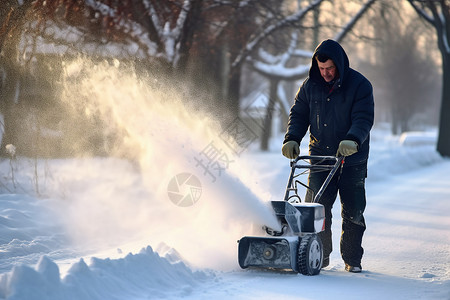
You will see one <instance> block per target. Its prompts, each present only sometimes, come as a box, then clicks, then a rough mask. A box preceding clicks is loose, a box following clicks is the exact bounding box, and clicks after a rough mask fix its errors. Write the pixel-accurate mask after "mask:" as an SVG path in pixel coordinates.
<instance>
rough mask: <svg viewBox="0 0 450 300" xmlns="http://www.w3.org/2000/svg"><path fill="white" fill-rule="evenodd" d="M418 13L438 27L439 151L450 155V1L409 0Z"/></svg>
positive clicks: (444, 154)
mask: <svg viewBox="0 0 450 300" xmlns="http://www.w3.org/2000/svg"><path fill="white" fill-rule="evenodd" d="M408 2H409V3H410V4H411V5H412V7H413V8H414V9H415V11H416V12H417V14H418V15H419V16H420V17H421V18H423V19H424V20H425V21H427V22H428V23H429V24H431V25H432V26H433V27H434V28H435V29H436V35H437V43H438V48H439V50H440V52H441V56H442V71H443V78H442V79H443V81H442V103H441V115H440V121H439V122H440V123H439V137H438V143H437V151H438V152H439V153H440V154H441V155H443V156H450V2H449V1H448V0H439V1H436V0H421V1H419V0H408Z"/></svg>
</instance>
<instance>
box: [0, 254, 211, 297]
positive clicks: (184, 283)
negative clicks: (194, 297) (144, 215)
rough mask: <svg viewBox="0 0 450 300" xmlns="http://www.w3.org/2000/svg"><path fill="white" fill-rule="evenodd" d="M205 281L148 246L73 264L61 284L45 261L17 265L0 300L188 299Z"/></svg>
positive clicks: (5, 281) (53, 266)
mask: <svg viewBox="0 0 450 300" xmlns="http://www.w3.org/2000/svg"><path fill="white" fill-rule="evenodd" d="M205 278H207V275H206V274H205V273H203V272H192V271H191V270H190V269H189V268H187V267H186V266H185V265H184V264H183V263H182V262H179V263H176V264H171V263H170V262H168V261H167V260H166V259H165V258H162V257H160V256H159V255H158V254H157V253H155V252H153V250H152V248H151V247H147V248H146V249H142V251H141V252H140V253H139V254H134V255H133V254H129V255H127V256H126V257H124V258H122V259H117V260H110V259H97V258H94V259H92V263H91V264H90V265H89V266H88V265H87V264H86V263H85V262H84V260H82V259H81V260H80V261H79V262H78V263H75V264H73V265H72V267H71V268H70V270H69V271H68V273H67V275H66V276H65V277H64V278H63V279H61V276H60V273H59V268H58V266H57V265H56V264H55V263H54V262H52V261H51V260H50V259H48V258H47V257H46V256H43V257H42V258H41V260H40V261H39V263H38V264H37V266H36V269H32V268H30V267H28V266H25V265H22V266H16V267H14V269H13V270H12V272H11V273H9V274H5V275H4V276H2V278H1V281H0V297H1V298H2V299H27V300H34V299H36V300H43V299H47V300H52V299H54V300H61V299H66V300H71V299H74V300H75V299H92V300H95V299H99V300H103V299H132V298H134V297H136V296H137V295H141V294H146V295H148V297H146V299H159V298H165V297H167V296H171V297H183V296H186V295H189V294H190V293H191V292H192V289H194V288H195V287H196V286H197V285H198V284H200V283H201V282H202V280H204V279H205Z"/></svg>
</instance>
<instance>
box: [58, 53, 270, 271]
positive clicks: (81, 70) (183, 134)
mask: <svg viewBox="0 0 450 300" xmlns="http://www.w3.org/2000/svg"><path fill="white" fill-rule="evenodd" d="M63 82H64V84H63V93H62V99H63V101H65V102H67V103H69V104H70V105H72V106H73V108H74V109H75V108H76V109H78V110H79V109H80V107H82V108H83V111H84V115H85V116H88V117H92V118H96V119H98V124H99V126H103V127H102V130H103V131H104V132H105V133H113V135H114V136H115V139H114V145H109V146H108V147H110V149H114V151H115V153H117V155H119V156H122V157H123V156H126V157H128V158H132V159H129V160H125V159H121V158H104V159H92V158H86V159H83V160H80V159H77V160H76V161H73V162H68V161H66V162H65V163H64V164H61V167H60V169H59V170H55V172H56V173H58V174H55V177H57V178H59V181H60V185H59V190H58V192H59V193H60V194H61V193H64V195H65V198H67V199H66V200H67V201H61V203H60V204H58V206H59V209H60V210H61V214H63V215H64V219H65V222H66V225H67V228H68V229H69V230H70V231H71V232H72V234H73V237H74V239H75V241H77V242H78V243H81V242H86V243H88V244H91V246H92V247H95V248H97V247H98V248H97V249H105V243H108V246H111V247H114V246H115V245H118V244H119V243H124V242H130V243H136V241H138V244H139V245H137V246H136V247H139V248H140V247H143V246H145V245H142V243H148V244H150V245H153V246H157V245H158V244H159V243H164V244H167V245H170V246H171V247H173V248H175V249H176V250H177V251H178V252H179V253H180V254H181V256H182V257H184V258H185V259H186V260H187V261H188V262H190V263H192V264H193V265H195V266H199V267H214V268H222V269H223V268H230V267H231V268H234V267H236V266H237V263H236V260H237V259H236V257H237V243H236V241H237V239H239V238H240V237H242V236H243V235H247V234H252V233H253V234H256V233H257V234H263V232H262V230H261V227H262V225H268V226H271V227H274V228H277V226H278V223H277V221H276V218H275V216H274V215H273V213H272V211H271V209H269V208H268V205H267V203H265V202H264V201H263V200H261V199H263V198H265V195H264V196H263V193H262V192H261V191H257V190H255V189H253V190H250V188H249V187H248V186H247V184H245V183H244V182H250V179H249V176H248V175H246V174H250V172H248V171H247V170H246V169H245V168H244V167H240V164H239V159H240V158H239V155H237V154H235V152H233V151H231V150H230V149H233V146H236V144H233V143H232V142H231V140H230V138H229V136H226V135H225V134H224V132H223V131H222V130H221V129H220V127H219V125H218V124H216V123H215V122H213V121H211V120H210V119H208V118H207V117H206V116H205V115H204V114H202V113H201V112H198V111H195V110H193V109H190V108H188V107H187V105H186V103H185V102H186V101H184V100H185V99H183V95H181V93H180V91H182V86H181V85H180V83H175V84H174V83H168V84H167V85H166V84H165V83H164V82H157V83H156V84H155V82H152V81H151V80H150V79H149V78H147V77H146V76H137V75H136V74H135V73H134V72H133V71H132V69H131V68H127V67H124V66H123V65H122V64H120V63H119V62H118V61H115V62H113V63H97V64H94V63H92V62H90V61H86V60H83V59H79V60H76V61H74V62H71V63H67V64H66V68H65V78H64V80H63ZM167 86H172V87H173V86H175V87H176V88H174V89H170V88H168V87H167ZM116 243H117V244H116ZM83 247H85V248H86V245H83ZM137 250H138V249H137Z"/></svg>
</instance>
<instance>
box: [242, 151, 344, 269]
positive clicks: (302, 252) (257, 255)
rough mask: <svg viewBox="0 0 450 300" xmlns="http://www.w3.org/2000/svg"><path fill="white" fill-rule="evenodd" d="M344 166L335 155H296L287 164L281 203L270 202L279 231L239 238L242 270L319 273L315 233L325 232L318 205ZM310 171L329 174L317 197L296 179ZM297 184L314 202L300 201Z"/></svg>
mask: <svg viewBox="0 0 450 300" xmlns="http://www.w3.org/2000/svg"><path fill="white" fill-rule="evenodd" d="M343 163H344V158H343V157H334V156H298V157H297V158H296V159H295V160H292V161H291V162H290V165H291V172H290V175H289V180H288V184H287V187H286V192H285V195H284V200H281V201H271V205H272V208H273V210H274V211H275V215H276V217H277V219H278V221H279V222H280V223H281V231H277V230H274V229H271V228H269V227H267V226H264V227H263V229H264V230H265V231H266V233H267V236H264V237H258V236H244V237H243V238H241V239H240V240H239V241H238V243H239V245H238V260H239V266H240V267H241V268H243V269H246V268H248V267H255V268H266V269H275V270H287V271H291V272H292V271H293V272H296V273H301V274H303V275H317V274H319V273H320V269H321V268H322V261H323V249H322V241H321V240H320V237H319V236H318V235H317V233H319V232H321V231H323V230H324V229H325V209H324V207H323V205H322V204H320V198H321V197H322V195H323V192H324V191H325V189H326V188H327V186H328V184H329V183H330V181H331V179H332V178H333V176H334V175H335V174H336V172H337V170H338V169H339V167H340V166H341V164H343ZM299 170H301V171H299ZM309 172H329V174H328V176H327V178H326V179H325V181H324V183H323V185H322V187H321V188H320V189H319V191H318V192H317V195H314V192H313V191H312V189H311V188H310V187H309V186H308V185H307V184H305V183H303V182H301V181H300V180H298V177H299V176H301V175H304V174H308V173H309ZM299 184H300V185H301V186H303V187H304V188H305V189H307V190H310V191H311V192H312V193H313V195H314V198H313V199H314V201H313V202H311V203H307V202H304V201H303V202H302V200H301V198H300V196H299V195H298V192H299V186H298V185H299ZM291 193H293V194H291Z"/></svg>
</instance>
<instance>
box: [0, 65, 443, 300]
mask: <svg viewBox="0 0 450 300" xmlns="http://www.w3.org/2000/svg"><path fill="white" fill-rule="evenodd" d="M83 64H84V62H78V63H75V64H73V65H70V64H69V65H68V69H67V78H66V81H67V84H66V88H65V90H64V93H63V94H62V100H63V101H67V103H70V104H73V105H74V106H77V105H84V106H85V107H86V111H95V112H96V113H97V114H98V115H97V117H100V118H103V119H104V121H105V124H110V125H111V130H117V129H121V130H122V131H123V132H126V133H127V135H126V137H124V139H123V141H122V142H121V143H119V144H118V145H114V146H115V147H117V148H120V150H121V151H120V153H119V154H118V155H117V157H111V158H86V157H85V158H73V159H55V160H39V161H36V160H33V159H29V158H23V157H19V158H17V159H16V160H13V161H10V160H8V159H4V160H3V161H1V162H0V172H1V174H2V177H1V178H0V192H1V194H0V272H1V275H0V299H16V300H34V299H36V300H45V299H51V300H75V299H77V300H80V299H83V300H85V299H93V300H94V299H95V300H97V299H98V300H100V299H102V300H103V299H108V300H110V299H121V300H123V299H127V300H133V299H179V298H183V299H213V298H214V299H273V298H276V299H450V247H449V245H450V217H449V213H450V201H449V200H450V187H449V184H448V183H449V182H450V172H449V171H450V160H448V159H444V158H441V157H440V156H439V155H438V154H437V153H436V151H435V143H436V134H435V133H434V134H433V133H411V134H409V135H407V136H403V137H398V136H391V135H390V134H389V133H388V132H389V131H388V130H386V129H385V128H383V126H381V125H378V126H376V127H375V128H374V129H373V131H372V139H371V141H372V143H371V146H372V150H371V157H370V161H369V178H368V180H367V195H368V206H367V211H366V222H367V225H368V228H367V231H366V234H365V238H364V242H363V243H364V244H363V246H364V248H365V255H364V258H363V262H362V265H363V269H364V271H363V272H362V273H361V274H351V273H347V272H345V271H344V270H343V262H342V260H341V259H340V257H339V251H338V245H339V232H340V228H339V225H340V224H339V223H340V213H339V205H338V203H337V204H336V205H335V208H334V223H333V231H334V236H333V238H334V245H335V251H334V252H333V253H332V255H331V262H330V266H328V267H327V268H324V269H323V270H322V271H321V273H320V274H319V275H318V276H311V277H308V276H303V275H297V274H292V273H281V272H274V271H264V270H241V269H240V268H239V266H238V263H237V240H238V239H239V238H241V237H242V236H245V235H262V234H263V231H262V229H261V227H262V225H269V226H270V227H276V226H278V224H277V221H276V218H275V217H274V215H273V213H272V212H271V209H269V208H268V204H267V202H268V201H269V200H275V199H278V200H279V199H282V197H283V195H284V189H285V186H286V180H287V177H288V173H289V161H288V160H287V159H285V158H284V157H283V156H282V155H281V154H280V145H281V139H282V137H281V136H280V137H278V138H276V139H273V140H272V142H271V151H269V152H264V153H263V152H259V151H257V150H255V148H257V145H256V143H254V144H253V145H249V144H248V143H247V141H248V140H247V139H245V138H242V136H240V135H239V133H241V132H242V131H241V129H242V126H241V127H238V126H236V125H242V124H241V123H240V122H241V121H242V120H239V119H237V120H235V121H234V123H232V124H230V126H229V127H228V128H226V129H224V130H221V129H218V126H216V125H215V124H216V123H215V122H212V121H211V120H209V119H208V118H206V117H204V116H203V115H202V114H200V113H199V112H197V111H195V110H190V109H188V108H185V107H184V105H183V97H181V96H179V95H178V96H177V93H179V91H177V92H171V91H170V90H164V89H161V90H154V89H153V90H152V89H150V88H148V87H147V85H145V84H142V83H141V82H139V81H138V80H137V78H136V76H134V75H133V74H127V73H126V72H123V70H119V69H118V68H117V65H114V66H110V65H103V66H92V65H90V64H85V65H83ZM72 79H73V80H72ZM129 99H132V101H129ZM244 125H245V124H244ZM105 129H106V128H105ZM244 129H245V127H244ZM233 133H235V135H233ZM247 133H251V132H247ZM229 136H233V137H234V138H235V140H234V142H232V141H231V140H230V139H229ZM250 136H251V135H250ZM247 137H248V135H247ZM254 137H255V138H256V136H254ZM255 141H256V139H255ZM74 142H76V141H74ZM305 146H306V145H302V151H303V153H306V152H305V151H306V150H305ZM123 156H127V157H128V158H129V159H123V158H120V157H123ZM184 180H186V183H188V184H180V183H181V182H183V181H184ZM38 194H39V196H38Z"/></svg>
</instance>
